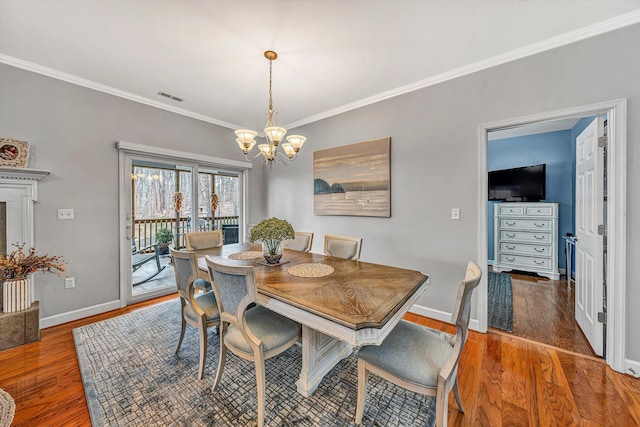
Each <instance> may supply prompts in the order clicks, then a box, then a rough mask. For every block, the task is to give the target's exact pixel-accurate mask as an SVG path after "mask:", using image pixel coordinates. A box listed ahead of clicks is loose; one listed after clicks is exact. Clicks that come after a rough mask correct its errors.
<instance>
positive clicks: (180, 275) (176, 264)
mask: <svg viewBox="0 0 640 427" xmlns="http://www.w3.org/2000/svg"><path fill="white" fill-rule="evenodd" d="M169 251H170V252H171V257H172V258H173V269H174V272H175V275H176V285H177V287H178V295H179V296H180V307H181V312H182V313H181V314H182V316H181V317H182V327H181V329H180V339H179V340H178V347H177V348H176V354H177V353H178V351H179V350H180V346H181V345H182V340H183V339H184V330H185V328H186V324H187V323H189V324H190V325H191V326H194V327H196V328H198V333H199V336H200V366H199V369H198V379H200V380H201V379H202V377H203V376H204V365H205V362H206V360H207V329H208V328H211V327H213V326H218V325H220V312H219V311H218V303H217V301H216V298H215V294H214V293H213V290H209V291H207V292H200V293H198V294H197V295H196V292H195V291H196V288H201V289H207V288H208V289H210V288H211V284H210V283H209V282H207V281H206V280H204V279H198V258H197V255H196V253H195V252H191V251H176V250H175V249H173V248H169Z"/></svg>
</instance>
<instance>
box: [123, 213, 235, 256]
mask: <svg viewBox="0 0 640 427" xmlns="http://www.w3.org/2000/svg"><path fill="white" fill-rule="evenodd" d="M223 225H224V226H228V225H236V226H237V225H238V217H237V216H217V217H214V218H213V219H212V218H211V217H210V216H209V217H200V218H198V224H197V226H196V227H195V229H194V230H190V226H191V218H188V217H181V218H180V219H177V218H155V219H136V220H134V222H133V237H134V238H135V239H136V242H137V244H138V249H139V248H144V247H146V246H149V245H152V244H154V243H156V233H157V231H158V230H160V229H161V228H170V229H171V231H172V232H173V236H174V237H173V245H174V247H177V248H178V249H180V248H184V247H185V241H184V234H185V233H188V232H189V231H208V230H220V229H222V228H223Z"/></svg>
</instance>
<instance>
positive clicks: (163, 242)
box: [156, 227, 173, 255]
mask: <svg viewBox="0 0 640 427" xmlns="http://www.w3.org/2000/svg"><path fill="white" fill-rule="evenodd" d="M172 241H173V233H172V232H171V229H169V228H167V227H165V228H161V229H159V230H158V231H157V232H156V243H158V253H159V254H160V255H167V254H168V253H169V245H170V244H171V242H172Z"/></svg>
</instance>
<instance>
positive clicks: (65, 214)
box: [58, 209, 73, 219]
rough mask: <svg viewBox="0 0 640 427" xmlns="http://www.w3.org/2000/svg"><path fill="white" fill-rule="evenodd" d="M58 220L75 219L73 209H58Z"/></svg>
mask: <svg viewBox="0 0 640 427" xmlns="http://www.w3.org/2000/svg"><path fill="white" fill-rule="evenodd" d="M58 219H73V209H58Z"/></svg>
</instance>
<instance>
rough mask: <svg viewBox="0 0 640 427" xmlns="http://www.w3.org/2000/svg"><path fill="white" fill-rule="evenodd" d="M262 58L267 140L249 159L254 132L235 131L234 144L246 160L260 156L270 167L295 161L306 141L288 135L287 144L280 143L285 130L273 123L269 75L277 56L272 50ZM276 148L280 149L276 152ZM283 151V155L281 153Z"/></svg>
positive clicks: (297, 136) (302, 137)
mask: <svg viewBox="0 0 640 427" xmlns="http://www.w3.org/2000/svg"><path fill="white" fill-rule="evenodd" d="M264 57H265V58H267V59H268V60H269V109H268V110H267V112H266V114H267V116H268V120H267V125H266V127H265V128H264V135H265V138H266V140H267V142H266V143H264V144H258V149H259V151H258V153H257V154H256V155H255V156H253V157H250V156H249V152H250V151H251V149H252V148H253V147H254V146H255V145H256V141H255V137H256V135H258V133H257V132H256V131H253V130H249V129H239V130H237V131H235V133H236V136H237V139H236V142H237V143H238V145H239V146H240V149H241V150H242V152H243V153H244V156H245V158H246V159H247V160H251V161H254V160H255V159H257V158H259V157H260V156H262V159H263V160H264V161H265V163H267V164H268V165H269V166H271V165H272V164H273V163H274V162H275V163H278V162H282V163H285V164H287V163H289V161H291V160H293V159H295V157H296V155H297V154H298V152H299V151H300V149H301V148H302V145H303V144H304V142H305V141H306V140H307V138H305V137H304V136H302V135H289V136H288V137H287V142H283V143H282V144H281V143H280V142H281V141H282V138H284V136H285V134H286V133H287V130H286V129H285V128H282V127H278V126H276V124H275V122H274V121H273V114H274V111H273V99H272V97H271V73H272V65H273V61H274V60H275V59H276V58H277V57H278V54H277V53H275V52H274V51H272V50H268V51H266V52H265V53H264ZM278 147H280V148H281V149H282V151H281V150H278ZM283 151H284V153H283Z"/></svg>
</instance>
